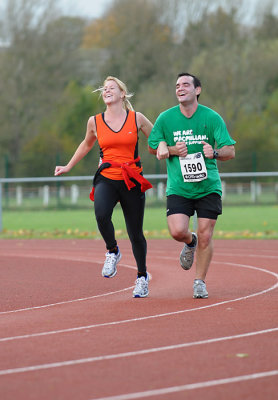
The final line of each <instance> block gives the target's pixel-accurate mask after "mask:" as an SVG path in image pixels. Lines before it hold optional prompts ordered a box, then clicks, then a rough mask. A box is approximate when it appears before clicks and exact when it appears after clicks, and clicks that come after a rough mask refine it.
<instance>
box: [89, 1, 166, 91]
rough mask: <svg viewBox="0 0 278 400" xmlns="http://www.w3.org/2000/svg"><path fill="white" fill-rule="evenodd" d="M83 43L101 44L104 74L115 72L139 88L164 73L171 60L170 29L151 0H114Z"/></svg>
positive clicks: (132, 87)
mask: <svg viewBox="0 0 278 400" xmlns="http://www.w3.org/2000/svg"><path fill="white" fill-rule="evenodd" d="M83 46H85V47H86V48H92V47H96V48H99V47H101V48H102V49H103V50H104V52H103V64H102V66H101V72H102V75H103V77H105V76H107V75H115V76H117V77H119V78H120V79H122V80H123V81H125V82H127V84H128V86H129V87H130V88H131V90H132V91H137V90H138V89H139V88H140V85H141V84H142V82H145V81H149V80H151V79H153V77H154V76H155V75H157V74H158V73H162V74H164V73H165V72H166V71H167V68H168V67H169V63H170V58H169V57H170V54H171V30H170V29H169V27H168V25H165V24H162V23H160V21H159V9H158V8H157V7H156V6H155V5H154V4H153V2H151V1H148V0H133V1H132V2H131V1H129V0H115V1H114V3H113V4H112V5H111V8H110V9H108V11H107V13H106V14H105V15H104V17H103V18H102V19H100V20H97V21H94V22H93V23H92V24H91V25H90V26H89V27H88V28H87V29H86V35H85V37H84V42H83Z"/></svg>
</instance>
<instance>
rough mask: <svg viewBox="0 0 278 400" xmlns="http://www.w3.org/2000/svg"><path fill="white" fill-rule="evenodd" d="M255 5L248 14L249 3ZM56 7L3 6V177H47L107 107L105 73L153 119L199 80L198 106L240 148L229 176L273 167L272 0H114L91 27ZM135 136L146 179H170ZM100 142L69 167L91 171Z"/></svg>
mask: <svg viewBox="0 0 278 400" xmlns="http://www.w3.org/2000/svg"><path fill="white" fill-rule="evenodd" d="M250 4H252V5H253V8H252V10H251V5H250ZM58 7H59V3H58V2H57V1H54V0H6V2H5V4H4V5H2V9H0V120H1V126H0V173H1V176H5V175H6V176H7V175H9V176H11V177H12V176H50V175H52V173H53V170H54V166H55V165H56V164H57V163H62V164H63V163H66V162H67V160H68V159H69V158H70V157H71V155H72V153H73V152H74V150H75V148H76V146H77V145H78V144H79V143H80V142H81V140H83V137H84V134H85V131H86V124H87V120H88V118H89V117H90V116H91V115H94V114H96V113H98V112H100V111H102V109H103V104H102V100H101V99H100V98H99V96H98V94H95V93H92V92H93V90H94V89H95V88H97V87H99V86H100V85H101V84H102V82H103V80H104V78H105V77H106V76H107V75H114V76H117V77H118V78H120V79H121V80H123V81H124V82H125V83H126V84H127V86H128V88H129V91H131V92H133V93H134V97H133V98H132V103H133V106H134V108H135V109H136V110H137V111H141V112H143V113H144V114H145V115H146V116H147V117H148V118H149V119H150V120H151V121H153V122H154V121H155V119H156V118H157V116H158V115H159V113H160V112H162V111H163V110H165V109H166V108H168V107H171V106H174V105H175V104H176V99H175V82H176V76H177V74H178V73H179V72H185V71H187V72H191V73H193V74H196V75H197V76H198V77H199V78H200V79H201V82H202V86H203V90H202V94H201V96H200V102H201V103H202V104H205V105H207V106H209V107H212V108H214V109H215V110H216V111H217V112H219V113H220V114H221V115H222V117H223V118H224V120H225V121H226V123H227V126H228V129H229V131H230V133H231V135H232V137H233V138H234V139H235V140H236V141H237V144H236V151H237V156H236V158H235V160H233V161H231V162H230V163H222V164H221V163H219V166H220V168H221V170H222V171H223V172H226V171H251V170H257V171H267V170H275V169H277V161H276V154H277V151H278V134H277V133H278V118H277V117H278V75H277V70H278V17H277V14H276V10H275V1H271V0H269V1H266V2H264V5H263V8H262V6H261V3H260V2H259V1H256V0H253V1H250V0H243V1H237V0H233V1H232V0H226V1H220V0H211V1H209V0H196V1H194V2H192V1H190V0H172V1H169V0H112V1H111V2H110V5H109V7H108V8H107V9H106V11H105V12H104V13H103V15H102V16H101V17H100V18H98V19H93V20H90V19H86V18H80V17H72V16H67V15H66V12H65V11H64V12H61V10H59V8H58ZM146 146H147V143H146V140H145V139H144V137H143V135H142V137H141V139H140V147H141V151H140V152H141V156H142V160H143V164H144V170H145V173H158V172H164V171H165V164H164V162H161V163H158V162H157V161H156V159H155V157H153V156H151V155H149V154H148V152H147V147H146ZM98 157H99V153H98V148H97V146H96V148H95V149H93V151H92V152H90V153H89V154H88V155H87V156H86V158H85V159H84V160H83V161H81V162H80V163H79V165H77V166H76V167H75V168H74V171H72V173H73V174H74V175H88V174H93V173H94V171H95V169H96V166H97V163H98Z"/></svg>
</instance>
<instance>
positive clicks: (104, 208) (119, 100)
mask: <svg viewBox="0 0 278 400" xmlns="http://www.w3.org/2000/svg"><path fill="white" fill-rule="evenodd" d="M98 90H100V91H101V94H102V99H103V101H104V103H105V106H106V109H105V111H104V112H103V113H101V114H98V115H95V116H92V117H90V118H89V120H88V123H87V131H86V135H85V138H84V140H83V141H82V142H81V143H80V145H79V146H78V148H77V150H76V152H75V153H74V155H73V157H72V158H71V160H70V161H69V162H68V164H67V165H65V166H56V168H55V176H58V175H61V174H64V173H67V172H69V171H70V170H71V169H72V168H73V167H74V166H75V165H76V164H77V163H78V162H79V161H80V160H81V159H82V158H83V157H85V155H86V154H87V153H88V152H89V151H90V150H91V149H92V148H93V146H94V144H95V142H96V141H97V140H98V143H99V147H100V163H99V168H98V170H97V172H96V174H95V177H94V182H93V190H92V193H91V195H90V198H91V200H93V201H94V205H95V207H94V209H95V216H96V220H97V224H98V228H99V231H100V233H101V235H102V237H103V239H104V241H105V244H106V248H107V253H106V259H105V262H104V265H103V269H102V276H103V277H105V278H112V277H114V276H115V275H116V273H117V264H118V263H119V261H120V259H121V252H120V249H119V247H118V245H117V241H116V238H115V230H114V226H113V223H112V213H113V209H114V207H115V205H116V204H117V203H118V202H119V203H120V205H121V207H122V210H123V214H124V218H125V223H126V228H127V232H128V235H129V239H130V241H131V245H132V250H133V254H134V258H135V260H136V264H137V269H138V273H137V280H136V285H135V288H134V291H133V297H146V296H148V294H149V290H148V282H149V275H148V273H147V268H146V254H147V243H146V239H145V237H144V234H143V218H144V209H145V193H144V192H145V191H146V190H147V189H149V188H150V187H151V184H150V183H149V182H148V181H147V180H146V179H145V178H144V177H143V175H142V167H141V164H140V157H139V155H138V133H139V130H141V131H142V132H143V134H144V135H145V136H146V137H148V136H149V134H150V132H151V130H152V124H151V122H150V121H149V120H148V119H147V118H146V117H145V116H144V115H143V114H141V113H139V112H135V111H134V110H133V108H132V105H131V103H130V101H129V98H130V97H131V96H132V95H130V94H128V91H127V88H126V85H125V84H124V83H123V82H122V81H120V80H119V79H118V78H115V77H112V76H108V77H107V78H106V79H105V81H104V84H103V86H102V87H101V88H99V89H98Z"/></svg>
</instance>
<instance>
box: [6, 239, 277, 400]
mask: <svg viewBox="0 0 278 400" xmlns="http://www.w3.org/2000/svg"><path fill="white" fill-rule="evenodd" d="M119 246H120V248H121V252H122V254H123V257H122V260H121V261H120V264H119V266H118V274H117V275H116V276H115V277H114V278H113V279H105V278H103V277H102V276H101V269H102V264H103V261H104V253H105V251H106V250H105V247H104V244H103V242H102V241H100V240H1V241H0V263H1V280H0V293H1V302H0V355H1V356H0V393H1V394H0V397H1V400H15V399H16V400H33V399H34V400H35V399H36V400H37V399H39V400H64V399H65V400H100V399H102V400H104V399H105V400H128V399H153V400H158V399H159V400H179V399H196V398H205V399H206V400H218V399H219V400H222V399H225V400H230V399H237V400H246V399H252V400H261V399H274V398H275V395H276V392H277V386H278V385H277V383H278V365H277V364H278V362H277V345H278V343H277V342H278V340H277V338H278V335H277V333H278V318H277V317H278V313H277V297H278V296H277V293H278V291H277V286H278V285H277V277H278V248H277V241H275V240H268V241H263V240H246V241H239V240H227V241H225V240H215V241H214V256H213V260H212V263H211V266H210V270H209V273H208V276H207V281H206V283H207V288H208V292H209V298H208V299H193V298H192V292H193V291H192V285H193V280H194V272H195V265H193V267H192V269H191V270H190V271H184V270H183V269H182V268H181V267H180V266H179V253H180V250H181V247H182V246H181V244H179V243H177V242H175V241H174V240H171V239H169V240H168V239H165V240H162V241H160V240H148V258H147V260H148V270H149V272H150V274H151V277H152V279H151V281H150V285H149V287H150V295H149V297H148V298H145V299H133V298H132V290H133V286H134V281H135V279H136V267H135V262H134V258H133V255H132V252H131V247H130V243H129V241H128V240H120V241H119Z"/></svg>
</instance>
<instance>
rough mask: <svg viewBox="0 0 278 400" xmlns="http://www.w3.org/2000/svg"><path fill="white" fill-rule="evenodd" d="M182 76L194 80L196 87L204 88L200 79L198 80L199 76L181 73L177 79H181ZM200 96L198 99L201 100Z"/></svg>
mask: <svg viewBox="0 0 278 400" xmlns="http://www.w3.org/2000/svg"><path fill="white" fill-rule="evenodd" d="M181 76H191V77H192V78H193V85H194V87H195V88H196V87H202V85H201V81H200V79H199V78H197V76H195V75H192V74H189V73H188V72H181V73H180V74H178V76H177V79H179V78H180V77H181ZM199 96H200V95H199V94H198V95H197V99H198V98H199Z"/></svg>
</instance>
